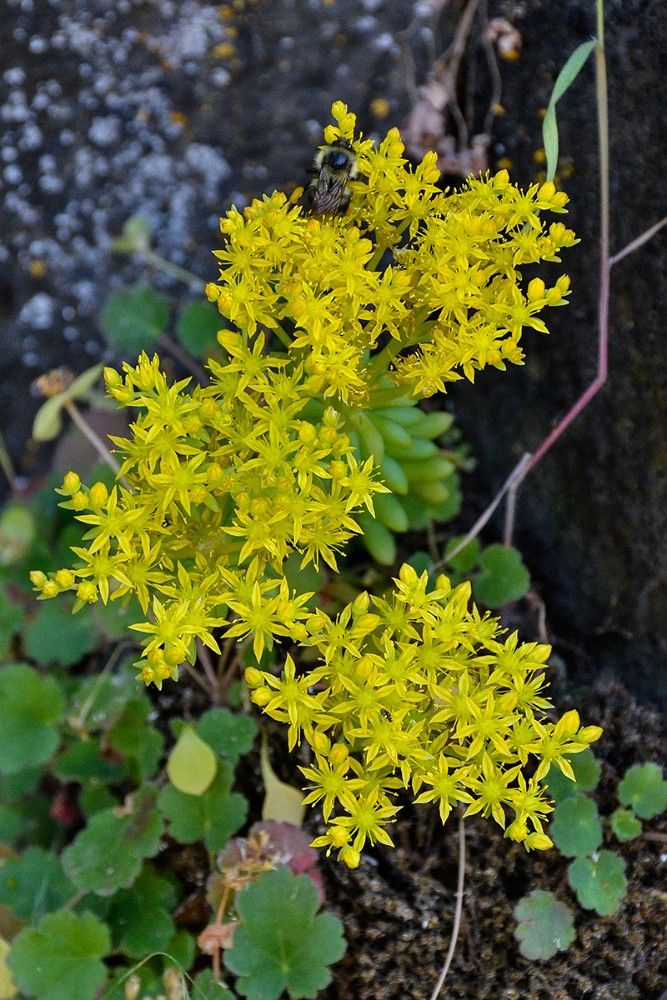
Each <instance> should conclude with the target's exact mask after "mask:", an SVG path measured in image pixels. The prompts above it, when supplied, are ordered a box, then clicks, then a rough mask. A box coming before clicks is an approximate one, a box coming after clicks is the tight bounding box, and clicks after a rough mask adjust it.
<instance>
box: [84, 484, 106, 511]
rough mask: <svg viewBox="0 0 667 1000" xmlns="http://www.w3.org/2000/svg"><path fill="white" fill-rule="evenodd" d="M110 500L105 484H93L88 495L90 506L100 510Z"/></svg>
mask: <svg viewBox="0 0 667 1000" xmlns="http://www.w3.org/2000/svg"><path fill="white" fill-rule="evenodd" d="M108 499H109V491H108V489H107V488H106V486H105V485H104V483H99V482H98V483H93V485H92V486H91V487H90V491H89V493H88V506H89V507H91V508H92V509H93V510H100V508H102V507H104V505H105V503H106V502H107V500H108Z"/></svg>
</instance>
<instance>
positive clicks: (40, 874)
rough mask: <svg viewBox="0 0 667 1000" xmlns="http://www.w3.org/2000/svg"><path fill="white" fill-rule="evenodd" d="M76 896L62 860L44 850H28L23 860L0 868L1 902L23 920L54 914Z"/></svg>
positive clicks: (7, 862) (11, 859) (14, 860)
mask: <svg viewBox="0 0 667 1000" xmlns="http://www.w3.org/2000/svg"><path fill="white" fill-rule="evenodd" d="M73 895H74V886H73V885H72V883H71V882H70V880H69V879H68V878H67V876H66V875H65V872H64V871H63V866H62V864H61V863H60V860H59V858H57V857H56V855H55V854H51V853H50V852H49V851H45V850H44V849H43V848H41V847H28V848H27V849H26V851H25V852H24V853H23V854H22V855H21V857H19V858H6V859H5V860H4V861H3V863H2V865H0V903H4V904H5V905H6V906H9V907H10V908H11V910H12V913H13V914H14V915H15V916H16V917H19V918H20V919H21V920H31V921H35V920H36V919H38V918H40V917H42V916H44V914H46V913H52V912H53V911H54V910H57V909H58V907H60V906H62V905H63V903H66V902H67V900H68V899H71V897H72V896H73Z"/></svg>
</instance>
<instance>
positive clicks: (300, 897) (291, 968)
mask: <svg viewBox="0 0 667 1000" xmlns="http://www.w3.org/2000/svg"><path fill="white" fill-rule="evenodd" d="M236 905H237V910H238V913H239V916H240V918H241V921H242V923H241V924H240V926H239V927H237V928H236V930H235V932H234V946H233V948H231V949H230V950H229V951H227V952H226V953H225V965H226V966H227V968H228V969H229V970H230V971H231V972H233V973H234V974H235V975H237V976H238V977H239V978H238V980H237V983H236V989H237V991H238V992H239V993H241V994H242V995H243V996H245V997H248V998H249V1000H278V998H279V997H280V996H281V995H282V994H283V992H284V991H287V992H288V993H289V995H290V996H293V997H316V996H317V994H318V992H319V991H320V990H322V989H324V987H325V986H326V985H327V984H328V983H329V982H331V972H330V970H329V966H330V965H331V964H333V963H334V962H337V961H338V959H339V958H340V957H341V956H342V955H343V952H344V951H345V940H344V938H343V925H342V923H341V921H340V920H338V918H337V917H334V916H333V914H331V913H321V914H317V909H318V906H319V901H318V896H317V890H316V889H315V886H314V885H313V883H312V882H311V880H310V879H309V878H308V877H307V876H305V875H293V874H292V872H291V871H290V870H289V869H288V868H278V869H276V870H275V871H270V872H264V873H263V874H262V875H260V876H259V878H258V879H257V881H256V882H255V883H254V884H253V885H250V886H248V888H247V889H245V890H244V891H243V892H241V893H239V895H238V896H237V902H236Z"/></svg>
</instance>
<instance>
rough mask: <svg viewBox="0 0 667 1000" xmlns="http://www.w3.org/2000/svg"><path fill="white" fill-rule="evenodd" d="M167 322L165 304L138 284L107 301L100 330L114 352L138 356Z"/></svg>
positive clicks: (149, 288) (144, 286) (163, 328)
mask: <svg viewBox="0 0 667 1000" xmlns="http://www.w3.org/2000/svg"><path fill="white" fill-rule="evenodd" d="M168 321H169V307H168V305H167V300H166V299H165V298H164V297H163V296H162V295H158V294H157V292H154V291H153V289H152V288H151V287H150V285H147V284H139V285H135V287H134V288H130V289H124V290H122V291H119V292H114V294H113V295H111V296H110V297H109V298H108V299H107V301H106V303H105V305H104V308H103V310H102V316H101V318H100V326H101V327H102V330H103V332H104V333H105V334H106V336H107V339H108V341H109V344H110V345H111V346H112V347H113V348H115V350H117V351H121V352H123V353H127V354H132V355H137V354H139V353H141V351H143V350H148V348H150V347H151V346H152V345H153V344H154V343H155V341H156V340H157V339H158V337H159V336H160V334H161V333H164V332H165V330H166V328H167V323H168Z"/></svg>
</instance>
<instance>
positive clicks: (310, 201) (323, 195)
mask: <svg viewBox="0 0 667 1000" xmlns="http://www.w3.org/2000/svg"><path fill="white" fill-rule="evenodd" d="M311 172H312V174H313V179H312V180H311V182H310V185H309V186H308V187H307V188H306V190H305V192H304V195H303V205H304V208H305V209H306V211H307V212H311V213H312V214H313V215H343V214H344V212H345V209H346V208H347V206H348V205H349V203H350V197H351V194H352V192H351V191H350V189H349V187H348V186H347V183H348V181H351V180H354V179H355V177H357V176H358V175H359V166H358V164H357V156H356V153H355V152H354V149H353V148H352V144H351V143H349V142H348V141H347V139H334V141H333V142H332V143H329V145H328V146H324V148H323V149H320V150H319V151H318V153H317V155H316V157H315V161H314V166H313V168H312V170H311Z"/></svg>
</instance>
